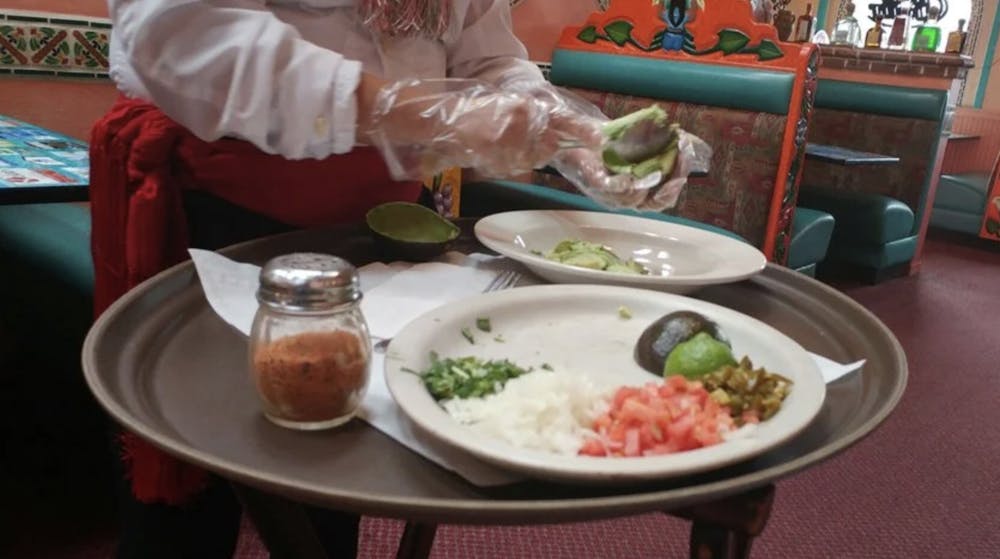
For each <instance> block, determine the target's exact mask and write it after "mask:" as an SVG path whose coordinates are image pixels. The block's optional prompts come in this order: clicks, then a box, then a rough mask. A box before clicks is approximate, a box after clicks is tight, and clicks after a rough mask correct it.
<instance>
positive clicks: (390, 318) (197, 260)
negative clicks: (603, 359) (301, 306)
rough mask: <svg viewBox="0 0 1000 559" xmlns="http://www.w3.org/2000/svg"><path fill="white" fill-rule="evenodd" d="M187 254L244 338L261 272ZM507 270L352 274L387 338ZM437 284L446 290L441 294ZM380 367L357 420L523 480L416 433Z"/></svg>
mask: <svg viewBox="0 0 1000 559" xmlns="http://www.w3.org/2000/svg"><path fill="white" fill-rule="evenodd" d="M189 252H190V254H191V259H192V260H193V262H194V265H195V269H196V270H197V272H198V277H199V278H200V280H201V283H202V287H203V289H204V291H205V297H206V299H207V300H208V303H209V305H210V306H211V307H212V310H214V311H215V312H216V314H218V315H219V316H220V317H221V318H222V319H223V320H224V321H225V322H227V323H228V324H230V325H231V326H233V327H234V328H236V329H237V330H239V331H240V332H242V333H243V334H244V335H249V334H250V327H251V325H252V323H253V317H254V314H255V313H256V312H257V300H256V292H257V285H258V282H259V274H260V268H259V267H257V266H253V265H250V264H242V263H239V262H234V261H232V260H230V259H228V258H226V257H224V256H222V255H219V254H217V253H214V252H209V251H204V250H198V249H191V250H190V251H189ZM512 267H513V268H516V267H518V266H517V265H516V264H514V263H512V262H510V261H508V260H507V259H505V258H499V257H492V256H487V255H483V254H473V255H468V256H466V255H464V254H460V253H448V254H446V255H445V256H444V257H443V258H442V262H431V263H424V264H415V265H411V264H406V263H392V264H382V263H375V264H369V265H368V266H364V267H362V268H359V270H358V273H359V274H360V279H361V289H362V291H363V292H364V294H365V297H364V299H362V312H363V313H364V314H365V318H366V319H367V321H368V324H369V327H370V328H371V331H372V336H373V337H374V338H376V339H384V338H391V337H393V336H395V335H396V334H397V333H398V332H399V331H400V330H401V329H402V327H403V326H404V325H405V324H406V323H408V322H410V321H412V320H413V319H415V318H417V317H418V316H419V315H421V314H423V313H424V312H426V311H429V310H432V309H434V308H436V307H438V306H441V305H443V304H446V303H448V302H450V301H454V300H457V299H460V298H462V297H466V296H470V295H475V294H478V293H482V292H483V290H484V289H485V288H486V286H487V285H489V283H490V282H491V281H493V279H494V278H495V277H496V274H497V273H498V272H499V271H501V270H504V269H509V268H512ZM526 279H527V280H528V281H526V282H524V283H532V282H531V280H530V278H526ZM442 286H447V289H444V288H442ZM810 355H811V356H812V357H813V359H814V360H815V361H816V364H817V365H818V366H819V369H820V371H821V372H822V374H823V378H824V380H826V382H827V383H830V382H833V381H835V380H837V379H839V378H841V377H843V376H844V375H846V374H848V373H851V372H853V371H857V370H859V369H860V368H861V366H862V365H864V361H863V360H862V361H858V362H855V363H851V364H848V365H842V364H840V363H837V362H835V361H831V360H830V359H827V358H825V357H822V356H820V355H816V354H812V353H810ZM383 365H384V360H383V356H381V355H378V354H375V355H374V356H373V360H372V376H371V382H370V384H369V387H368V394H367V395H366V396H365V400H364V402H363V403H362V410H361V418H362V419H364V420H365V421H367V422H368V423H369V424H371V425H372V426H373V427H375V428H376V429H378V430H379V431H382V432H383V433H385V434H386V435H388V436H390V437H392V438H393V439H395V440H396V441H397V442H399V443H400V444H402V445H404V446H406V447H407V448H409V449H411V450H413V451H414V452H416V453H418V454H420V455H422V456H424V457H425V458H427V459H428V460H431V461H433V462H435V463H436V464H438V465H440V466H442V467H444V468H446V469H448V470H451V471H453V472H455V473H457V474H458V475H460V476H462V477H463V478H465V479H466V480H468V481H469V482H471V483H473V484H475V485H478V486H482V487H487V486H493V485H504V484H508V483H512V482H514V481H517V480H518V479H521V478H518V477H516V476H514V475H512V474H510V473H508V472H506V471H503V470H500V469H498V468H494V467H492V466H490V465H489V464H486V463H484V462H482V461H480V460H477V459H475V458H473V457H471V456H469V455H468V454H466V453H464V452H461V451H460V450H458V449H455V448H452V447H449V446H447V445H443V444H441V443H439V442H438V441H436V440H434V439H432V438H430V437H428V436H426V435H425V434H424V433H422V432H419V431H418V430H417V429H416V428H415V427H414V426H413V424H412V423H411V422H410V421H409V420H408V419H407V418H406V417H405V416H404V415H403V414H402V413H401V412H400V411H399V407H398V406H397V405H396V403H395V402H394V401H393V399H392V395H391V394H390V393H389V388H388V387H387V386H386V384H385V375H383V374H382V370H383Z"/></svg>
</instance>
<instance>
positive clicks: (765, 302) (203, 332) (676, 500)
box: [83, 221, 907, 558]
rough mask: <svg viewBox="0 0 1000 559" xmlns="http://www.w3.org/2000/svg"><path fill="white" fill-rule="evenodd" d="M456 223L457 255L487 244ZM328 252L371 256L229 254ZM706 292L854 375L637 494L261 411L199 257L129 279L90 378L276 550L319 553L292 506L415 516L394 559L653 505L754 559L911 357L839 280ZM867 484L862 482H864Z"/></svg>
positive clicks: (884, 402)
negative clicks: (765, 439)
mask: <svg viewBox="0 0 1000 559" xmlns="http://www.w3.org/2000/svg"><path fill="white" fill-rule="evenodd" d="M470 224H471V222H469V221H466V222H464V223H463V230H464V233H463V236H462V237H461V238H460V240H459V242H458V243H457V245H456V246H455V247H454V248H455V249H457V250H463V251H472V250H482V247H480V246H478V244H476V243H475V241H474V240H473V239H472V238H471V235H470V233H469V229H470ZM293 251H324V252H328V253H333V254H337V255H339V256H342V257H345V258H347V259H349V260H351V261H352V262H354V263H355V264H356V265H363V264H365V263H367V262H369V261H371V260H374V255H375V252H374V247H373V242H372V240H371V239H370V238H369V236H368V235H367V234H365V233H364V232H363V229H362V228H361V227H341V228H335V229H329V230H322V231H311V232H295V233H289V234H284V235H279V236H274V237H268V238H265V239H260V240H257V241H252V242H250V243H244V244H241V245H237V246H234V247H230V248H228V249H226V250H224V251H222V252H223V253H224V254H226V255H227V256H229V257H230V258H234V259H237V260H240V261H246V262H255V263H262V262H264V261H265V260H267V259H268V258H270V257H272V256H275V255H278V254H284V253H288V252H293ZM698 296H699V297H701V298H704V299H707V300H710V301H713V302H715V303H718V304H722V305H725V306H728V307H731V308H735V309H738V310H740V311H742V312H744V313H747V314H749V315H751V316H755V317H758V318H761V319H763V320H765V321H767V322H768V323H770V324H771V325H773V326H774V327H776V328H778V329H779V330H781V331H783V332H784V333H786V334H788V335H789V336H792V337H793V338H795V339H796V340H798V341H799V342H800V343H802V344H803V345H804V346H805V347H806V348H807V349H809V350H811V351H814V352H818V353H821V354H823V355H826V356H828V357H830V358H832V359H836V360H840V361H841V362H849V361H853V360H855V359H858V358H866V359H867V360H868V364H867V365H866V367H865V368H864V370H863V371H861V372H860V373H856V374H853V375H849V376H847V377H844V378H842V379H840V380H838V381H837V382H836V383H834V384H832V385H830V387H829V390H828V394H827V399H826V401H825V403H824V406H823V409H822V411H821V412H820V414H819V416H818V417H817V419H816V421H815V422H814V423H813V424H812V425H810V426H809V427H808V428H807V429H806V430H805V431H804V432H803V433H802V434H801V435H799V436H798V437H796V438H795V439H794V440H792V441H791V442H789V443H786V444H785V445H782V446H781V447H779V448H777V449H775V450H773V451H771V452H769V453H766V454H764V455H762V456H759V457H758V458H755V459H753V460H750V461H747V462H744V463H740V464H736V465H734V466H730V467H726V468H724V469H720V470H717V471H712V472H708V473H704V474H698V475H695V476H689V477H684V478H678V479H672V480H665V481H662V482H658V483H652V484H643V485H637V486H630V487H618V488H608V487H590V486H587V487H584V486H573V485H561V484H555V483H550V482H541V481H530V482H524V483H519V484H515V485H512V486H505V487H501V488H490V489H484V488H479V487H475V486H473V485H471V484H469V483H467V482H465V481H464V480H463V479H461V478H459V477H457V476H455V475H453V474H451V473H449V472H447V471H445V470H443V469H442V468H440V467H438V466H436V465H435V464H433V463H431V462H429V461H427V460H425V459H423V458H421V457H420V456H418V455H416V454H414V453H412V452H410V451H409V450H407V449H406V448H404V447H402V446H401V445H399V444H397V443H395V442H394V441H393V440H392V439H390V438H389V437H387V436H385V435H383V434H381V433H380V432H378V431H377V430H375V429H374V428H371V427H369V426H368V425H367V424H365V423H363V422H361V421H360V420H355V421H353V422H351V423H348V424H347V425H346V426H345V427H343V428H340V429H338V430H334V431H329V432H324V433H300V432H293V431H289V430H286V429H281V428H278V427H276V426H274V425H272V424H270V423H269V422H268V421H267V420H266V419H264V418H263V416H262V415H261V413H260V411H259V409H260V408H259V404H258V402H257V399H256V394H255V392H254V389H253V387H252V385H251V383H250V381H249V377H248V373H247V371H246V340H245V339H244V338H243V336H242V335H241V334H239V333H238V332H236V331H235V330H233V329H232V328H231V327H229V326H228V325H227V324H225V323H224V322H223V321H222V320H221V319H219V318H218V317H217V316H216V315H215V314H214V312H213V311H212V310H211V309H210V308H209V307H208V305H207V303H206V300H205V297H204V294H203V293H202V291H201V287H200V285H199V283H198V280H197V277H196V274H195V271H194V268H193V266H192V265H191V264H190V262H188V263H184V264H180V265H178V266H175V267H173V268H171V269H169V270H167V271H165V272H163V273H161V274H159V275H158V276H156V277H154V278H152V279H150V280H149V281H147V282H145V283H143V284H142V285H140V286H138V287H136V288H135V289H133V290H132V291H130V292H129V293H128V294H126V295H125V296H124V297H123V298H121V299H120V300H119V301H117V302H116V303H115V304H114V305H112V306H111V307H110V308H109V309H108V310H107V311H106V312H105V313H104V314H103V315H102V316H101V318H100V319H99V320H98V321H97V322H96V323H95V325H94V326H93V328H92V330H91V331H90V333H89V334H88V336H87V339H86V342H85V344H84V348H83V367H84V372H85V376H86V380H87V383H88V385H89V386H90V388H91V390H92V391H93V393H94V394H95V396H96V398H97V399H98V401H99V402H100V403H101V405H103V406H104V408H105V409H106V410H107V411H108V412H109V413H110V414H111V416H112V417H113V418H114V419H115V420H117V421H118V422H120V423H121V424H122V425H123V426H125V427H127V428H128V429H130V430H132V431H133V432H135V433H137V434H138V435H140V436H142V437H144V438H146V439H147V440H150V441H151V442H153V443H154V444H156V445H157V446H159V447H161V448H163V449H164V450H166V451H167V452H170V453H172V454H174V455H177V456H179V457H181V458H183V459H185V460H187V461H190V462H192V463H195V464H198V465H200V466H203V467H205V468H207V469H209V470H211V471H213V472H216V473H217V474H219V475H221V476H223V477H225V478H227V479H229V480H231V481H232V482H234V484H235V485H236V487H237V490H238V493H239V494H240V495H241V498H242V500H243V502H244V503H245V504H246V506H247V511H248V513H249V514H250V515H251V517H252V518H253V519H254V522H255V524H256V525H257V526H258V529H259V530H260V532H261V534H262V536H263V538H264V540H265V542H266V543H267V544H268V547H269V548H270V549H271V550H272V552H273V553H274V556H275V557H286V556H287V557H299V558H312V557H317V558H318V557H322V556H323V555H322V552H321V551H320V550H318V549H317V547H316V546H315V545H313V546H310V545H309V542H315V537H314V536H313V537H311V538H310V533H311V532H309V529H308V527H307V525H306V523H304V522H297V521H295V519H296V518H304V516H303V513H302V510H301V506H300V505H299V504H298V503H308V504H312V505H319V506H325V507H330V508H334V509H338V510H347V511H352V512H356V513H360V514H371V515H379V516H388V517H396V518H403V519H406V520H407V521H408V524H407V528H406V530H405V532H404V537H403V539H402V541H401V544H400V548H399V555H398V556H399V557H426V556H427V554H428V552H429V549H430V546H431V543H432V542H433V534H434V530H435V527H436V525H437V524H439V523H465V524H526V523H556V522H572V521H581V520H588V519H598V518H610V517H616V516H623V515H630V514H639V513H645V512H651V511H661V512H669V513H670V514H674V515H677V516H681V517H684V518H689V519H692V520H693V526H692V532H691V553H692V556H696V557H730V556H746V555H747V554H748V552H749V548H750V543H751V542H752V540H753V537H755V536H757V535H759V534H760V533H761V532H762V530H763V529H764V526H765V525H766V523H767V519H768V516H769V513H770V510H771V505H772V502H773V498H774V485H773V483H774V482H776V481H777V480H779V479H780V478H783V477H785V476H788V475H791V474H793V473H795V472H798V471H800V470H802V469H804V468H808V467H810V466H814V465H816V464H818V463H820V462H821V461H823V460H826V459H828V458H830V457H832V456H834V455H835V454H837V453H838V452H841V451H843V450H844V449H846V448H847V447H849V446H850V445H852V444H854V443H855V442H857V441H858V440H860V439H861V438H862V437H864V436H865V435H867V434H868V433H870V432H871V431H872V430H873V429H875V428H876V427H877V426H878V425H879V424H880V423H881V422H882V421H883V420H884V419H885V418H886V417H887V416H888V414H889V413H890V412H891V411H892V409H893V408H894V407H895V405H896V403H897V402H898V401H899V399H900V397H901V396H902V393H903V390H904V388H905V385H906V377H907V367H906V357H905V355H904V353H903V350H902V348H901V347H900V345H899V343H898V342H897V341H896V339H895V338H894V337H893V335H892V334H891V333H890V332H889V331H888V330H887V329H886V328H885V326H884V325H883V324H882V323H881V322H879V321H878V320H877V319H876V318H875V317H874V316H873V315H872V314H870V313H869V312H868V311H866V310H865V309H864V308H862V307H861V306H860V305H858V304H857V303H854V302H853V301H851V300H850V299H848V298H847V297H846V296H844V295H842V294H840V293H838V292H836V291H834V290H833V289H831V288H829V287H827V286H825V285H823V284H821V283H819V282H817V281H815V280H812V279H811V278H808V277H806V276H804V275H800V274H797V273H795V272H792V271H790V270H788V269H785V268H780V267H776V266H773V265H771V266H770V267H768V268H767V270H766V271H765V272H764V273H762V274H760V275H759V276H757V277H756V278H754V279H753V280H750V281H745V282H741V283H738V284H732V285H726V286H715V287H711V288H708V289H705V290H703V291H702V292H700V293H699V294H698ZM861 489H862V488H859V490H861Z"/></svg>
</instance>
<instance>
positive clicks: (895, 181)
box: [802, 109, 940, 211]
mask: <svg viewBox="0 0 1000 559" xmlns="http://www.w3.org/2000/svg"><path fill="white" fill-rule="evenodd" d="M939 125H940V123H938V122H934V121H930V120H918V119H911V118H899V117H890V116H882V115H873V114H864V113H852V112H846V111H834V110H830V109H816V110H815V111H814V112H813V119H812V123H811V125H810V127H809V141H810V142H815V143H819V144H828V145H835V146H842V147H846V148H850V149H856V150H860V151H868V152H874V153H882V154H886V155H895V156H897V157H899V159H900V162H899V164H898V165H873V166H866V167H847V166H844V165H835V164H832V163H824V162H821V161H810V162H809V164H808V165H806V167H805V170H804V172H803V176H802V188H803V189H808V188H810V187H820V188H825V189H833V190H847V191H855V192H856V191H864V192H871V193H876V194H883V195H886V196H889V197H891V198H895V199H897V200H899V201H901V202H903V203H904V204H906V205H907V206H910V208H911V209H913V210H914V211H917V209H918V208H919V207H920V193H921V191H922V190H923V187H924V182H925V181H926V180H927V169H928V166H927V160H928V158H929V157H931V156H932V154H931V149H932V148H933V147H934V142H935V140H937V130H938V126H939Z"/></svg>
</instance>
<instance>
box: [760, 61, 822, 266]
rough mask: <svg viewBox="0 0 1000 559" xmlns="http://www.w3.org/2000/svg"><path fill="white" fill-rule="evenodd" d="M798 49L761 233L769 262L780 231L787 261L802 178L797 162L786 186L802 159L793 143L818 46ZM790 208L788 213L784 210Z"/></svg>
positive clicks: (801, 167)
mask: <svg viewBox="0 0 1000 559" xmlns="http://www.w3.org/2000/svg"><path fill="white" fill-rule="evenodd" d="M800 49H801V50H800V52H799V53H798V55H797V56H796V57H795V59H796V60H797V61H798V67H797V68H796V69H795V82H794V85H793V86H792V88H793V89H792V98H791V100H790V102H789V107H788V117H787V120H786V122H785V135H784V140H783V141H782V143H781V158H780V159H779V163H778V173H777V176H776V177H775V179H774V190H773V191H772V193H771V207H770V209H769V210H768V214H767V228H766V229H765V233H764V247H763V252H764V254H765V256H767V258H768V260H774V256H775V254H776V251H777V248H778V247H777V243H778V238H779V236H780V235H781V233H782V232H786V235H785V239H784V243H785V246H784V247H783V251H782V253H783V254H785V257H786V258H785V259H786V260H787V255H788V248H789V246H790V243H791V222H792V219H794V212H795V209H794V208H795V204H796V202H797V200H798V185H799V181H800V180H801V179H802V170H803V168H804V167H805V165H804V162H802V163H800V165H799V169H798V172H797V173H796V175H795V177H794V178H792V184H789V178H790V177H789V174H790V173H791V169H792V164H793V163H794V161H795V158H796V157H804V153H803V154H799V153H797V152H798V151H799V150H798V146H796V144H795V136H796V134H797V132H798V126H799V119H800V118H801V117H802V100H803V96H804V95H805V93H806V79H807V70H808V67H809V59H810V58H811V57H812V55H813V53H814V52H815V51H816V50H817V47H816V45H813V44H807V45H802V46H801V47H800ZM817 65H818V64H817ZM808 116H811V115H807V117H808ZM802 150H803V151H804V150H805V146H804V145H803V146H802ZM788 189H792V199H791V202H789V204H786V203H785V196H786V194H787V193H788ZM789 206H790V208H791V210H790V211H786V210H787V209H788V208H789ZM783 218H784V219H783ZM779 264H784V262H779Z"/></svg>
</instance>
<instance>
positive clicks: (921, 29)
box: [913, 6, 941, 52]
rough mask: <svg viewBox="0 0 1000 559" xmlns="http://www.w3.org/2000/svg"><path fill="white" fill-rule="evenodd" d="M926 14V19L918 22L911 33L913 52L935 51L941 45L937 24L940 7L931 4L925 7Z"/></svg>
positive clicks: (939, 29)
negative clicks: (914, 31)
mask: <svg viewBox="0 0 1000 559" xmlns="http://www.w3.org/2000/svg"><path fill="white" fill-rule="evenodd" d="M927 14H928V18H927V21H926V22H924V23H922V24H920V25H919V26H918V27H917V32H916V33H914V34H913V51H914V52H937V49H938V46H940V45H941V28H940V27H938V25H937V23H938V16H939V15H940V14H941V8H939V7H937V6H931V7H930V8H928V9H927Z"/></svg>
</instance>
